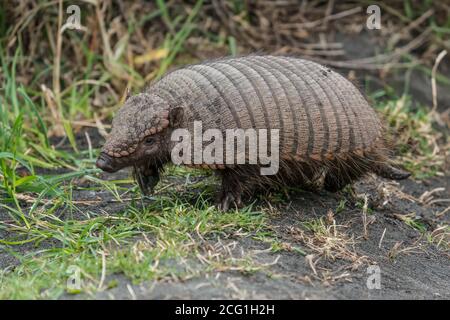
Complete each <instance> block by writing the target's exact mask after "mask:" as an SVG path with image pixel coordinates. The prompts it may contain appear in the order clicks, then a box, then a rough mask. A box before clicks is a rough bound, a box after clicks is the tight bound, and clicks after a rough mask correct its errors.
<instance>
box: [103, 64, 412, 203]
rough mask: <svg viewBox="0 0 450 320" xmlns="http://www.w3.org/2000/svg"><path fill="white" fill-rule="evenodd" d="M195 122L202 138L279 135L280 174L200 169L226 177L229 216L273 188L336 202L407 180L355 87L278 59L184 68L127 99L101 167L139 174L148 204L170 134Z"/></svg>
mask: <svg viewBox="0 0 450 320" xmlns="http://www.w3.org/2000/svg"><path fill="white" fill-rule="evenodd" d="M196 121H201V123H202V130H207V129H211V128H215V129H219V130H220V131H221V132H224V131H225V130H227V129H236V128H241V129H255V130H256V129H267V130H278V133H279V149H278V151H279V162H280V163H279V170H278V171H277V173H276V174H273V175H261V174H260V171H259V170H258V169H259V168H260V166H261V164H259V163H256V164H255V163H253V164H248V163H244V164H227V163H217V164H211V163H195V164H193V166H198V167H203V168H206V167H209V168H211V169H213V170H216V171H217V172H218V174H219V175H220V176H221V177H222V187H221V191H220V193H219V201H218V206H219V208H220V209H222V210H228V209H230V208H231V207H234V206H237V207H239V206H242V195H243V194H252V193H254V192H255V191H257V190H261V189H265V188H268V187H270V188H273V187H277V186H278V187H279V186H281V187H282V186H296V187H301V188H306V189H308V188H311V186H314V188H317V186H319V188H324V189H325V190H328V191H331V192H335V191H338V190H340V189H342V188H344V187H345V186H346V185H348V184H350V183H351V182H353V181H354V180H356V179H358V178H360V177H361V176H363V175H364V174H366V173H369V172H373V173H375V174H377V175H379V176H381V177H384V178H389V179H397V180H400V179H406V178H407V177H409V173H408V172H405V171H403V170H401V169H399V168H396V167H394V166H393V165H392V160H391V159H390V156H389V155H390V148H389V147H388V146H387V143H386V139H385V136H386V134H385V129H384V126H383V125H382V123H381V121H380V119H379V118H378V116H377V114H376V112H375V111H374V110H373V109H372V108H371V106H370V105H369V103H368V102H367V100H366V99H365V98H364V96H363V95H362V94H361V92H360V91H359V89H358V88H357V87H356V86H355V85H354V84H352V83H351V82H350V81H349V80H347V79H346V78H344V77H343V76H342V75H340V74H339V73H337V72H335V71H332V70H331V69H329V68H328V67H325V66H322V65H320V64H317V63H315V62H312V61H308V60H304V59H300V58H296V57H285V56H273V55H249V56H243V57H229V58H223V59H218V60H212V61H206V62H203V63H199V64H194V65H189V66H185V67H183V68H179V69H176V70H174V71H171V72H169V73H168V74H166V75H165V76H163V77H162V78H161V79H160V80H158V81H156V82H155V83H153V84H151V85H150V86H149V87H148V88H146V89H145V90H144V92H142V93H140V94H137V95H134V96H130V97H128V98H127V99H126V100H125V103H124V105H123V106H122V108H121V109H120V110H119V111H118V113H117V115H116V116H115V117H114V119H113V122H112V130H111V133H110V135H109V136H108V138H107V141H106V143H105V145H104V146H103V148H102V151H101V153H100V155H99V157H98V160H97V166H98V167H99V168H101V169H102V170H104V171H107V172H115V171H117V170H119V169H122V168H124V167H130V166H132V167H133V168H134V176H135V178H136V180H137V183H138V184H139V187H140V189H141V190H142V191H143V192H144V193H145V194H149V193H151V192H152V190H153V188H154V187H155V185H156V183H157V182H158V181H159V175H160V172H161V171H162V170H163V168H164V165H165V164H166V163H168V162H170V161H171V159H172V157H171V151H172V149H173V148H174V146H175V143H176V142H175V141H173V139H171V136H172V133H173V132H174V131H175V130H176V129H180V128H185V129H186V130H188V132H192V131H193V123H194V122H196ZM236 152H238V150H236ZM190 165H192V163H190ZM318 182H320V183H318ZM314 188H313V189H314Z"/></svg>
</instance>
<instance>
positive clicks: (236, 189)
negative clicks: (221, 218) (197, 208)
mask: <svg viewBox="0 0 450 320" xmlns="http://www.w3.org/2000/svg"><path fill="white" fill-rule="evenodd" d="M221 173H222V189H221V191H220V195H219V201H218V203H217V207H218V208H219V210H221V211H224V212H225V211H228V210H229V209H230V208H232V207H237V208H240V207H242V199H241V195H242V186H241V181H240V180H239V176H238V175H237V174H236V173H234V172H233V171H231V170H228V169H225V170H223V172H221Z"/></svg>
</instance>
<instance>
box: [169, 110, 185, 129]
mask: <svg viewBox="0 0 450 320" xmlns="http://www.w3.org/2000/svg"><path fill="white" fill-rule="evenodd" d="M183 116H184V109H183V107H176V108H172V109H170V111H169V125H170V126H171V127H172V128H175V127H178V126H179V125H180V124H181V122H182V121H183Z"/></svg>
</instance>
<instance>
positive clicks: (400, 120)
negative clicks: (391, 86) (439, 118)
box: [375, 93, 445, 179]
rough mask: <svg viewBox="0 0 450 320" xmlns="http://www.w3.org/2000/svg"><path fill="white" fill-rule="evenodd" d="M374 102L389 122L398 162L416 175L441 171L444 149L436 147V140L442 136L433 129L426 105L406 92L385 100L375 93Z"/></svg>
mask: <svg viewBox="0 0 450 320" xmlns="http://www.w3.org/2000/svg"><path fill="white" fill-rule="evenodd" d="M382 95H383V93H382ZM375 106H376V108H377V109H378V110H379V111H380V112H381V114H382V115H383V117H384V119H385V121H386V123H387V125H388V129H389V130H388V131H389V133H390V137H389V139H390V140H391V141H392V143H393V144H394V147H395V149H396V152H397V153H398V154H399V157H398V162H399V163H400V164H401V165H402V166H404V167H405V168H406V169H407V170H408V171H410V172H411V173H412V174H413V176H414V177H415V178H418V179H424V178H428V177H432V176H435V175H437V174H442V172H441V171H442V168H443V167H444V163H445V150H441V149H440V148H439V147H438V141H439V140H440V139H444V137H443V135H442V133H441V132H439V131H437V130H436V129H434V127H433V122H434V120H433V117H432V113H431V112H430V111H429V108H427V107H424V106H421V105H414V104H413V102H412V98H411V97H410V96H406V95H404V96H402V97H399V98H395V97H394V98H389V99H387V100H384V99H383V100H382V99H379V97H378V98H377V100H376V104H375Z"/></svg>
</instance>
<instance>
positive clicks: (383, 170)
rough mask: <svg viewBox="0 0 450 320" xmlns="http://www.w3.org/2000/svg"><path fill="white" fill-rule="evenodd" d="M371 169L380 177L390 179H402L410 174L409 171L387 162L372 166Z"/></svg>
mask: <svg viewBox="0 0 450 320" xmlns="http://www.w3.org/2000/svg"><path fill="white" fill-rule="evenodd" d="M373 171H374V172H375V173H376V174H377V175H379V176H380V177H382V178H386V179H391V180H403V179H407V178H409V177H410V176H411V173H409V172H407V171H403V170H401V169H398V168H394V167H392V166H390V165H388V164H380V165H377V166H375V167H374V168H373Z"/></svg>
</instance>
